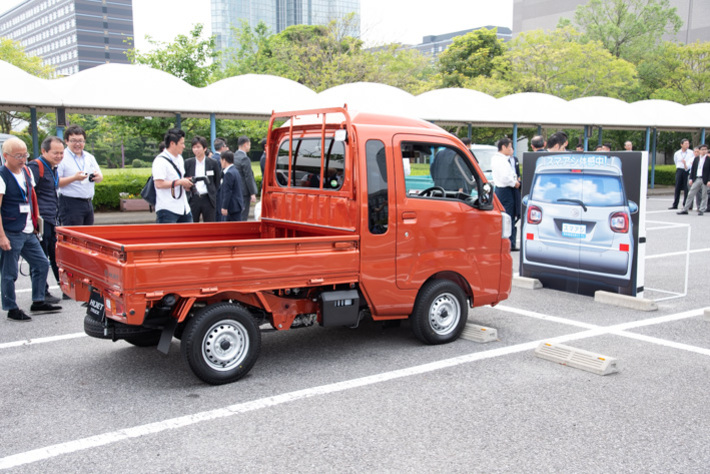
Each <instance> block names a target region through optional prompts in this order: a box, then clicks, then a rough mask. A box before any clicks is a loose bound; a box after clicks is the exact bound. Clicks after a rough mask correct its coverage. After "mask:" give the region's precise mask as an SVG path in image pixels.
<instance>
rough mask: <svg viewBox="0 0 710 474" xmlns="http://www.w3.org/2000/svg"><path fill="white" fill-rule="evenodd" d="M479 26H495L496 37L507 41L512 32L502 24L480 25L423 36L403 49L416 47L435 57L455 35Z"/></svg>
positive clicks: (489, 27) (446, 46) (465, 32)
mask: <svg viewBox="0 0 710 474" xmlns="http://www.w3.org/2000/svg"><path fill="white" fill-rule="evenodd" d="M481 28H486V29H488V30H492V29H493V28H497V32H498V39H501V40H503V41H508V40H510V39H511V38H512V36H513V32H512V31H511V30H510V28H506V27H504V26H481V27H478V28H471V29H470V30H463V31H455V32H453V33H444V34H443V35H428V36H424V37H423V38H422V42H421V43H419V44H415V45H407V46H405V47H404V48H405V49H416V50H417V51H419V52H420V53H422V54H424V55H427V56H432V57H437V56H439V54H441V53H442V52H443V51H444V50H445V49H446V48H448V47H449V45H450V44H451V43H453V42H454V38H456V37H457V36H463V35H465V34H467V33H470V32H472V31H476V30H480V29H481Z"/></svg>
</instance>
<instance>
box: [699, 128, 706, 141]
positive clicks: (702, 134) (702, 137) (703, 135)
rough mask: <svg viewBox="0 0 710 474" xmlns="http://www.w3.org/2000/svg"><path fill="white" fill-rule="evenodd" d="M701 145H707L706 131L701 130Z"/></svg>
mask: <svg viewBox="0 0 710 474" xmlns="http://www.w3.org/2000/svg"><path fill="white" fill-rule="evenodd" d="M700 144H701V145H705V129H704V128H702V129H700Z"/></svg>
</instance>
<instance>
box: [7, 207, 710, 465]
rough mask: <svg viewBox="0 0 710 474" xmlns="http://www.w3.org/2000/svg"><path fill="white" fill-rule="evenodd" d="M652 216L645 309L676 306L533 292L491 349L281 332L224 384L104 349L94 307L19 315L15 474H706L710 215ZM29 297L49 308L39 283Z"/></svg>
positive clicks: (12, 420)
mask: <svg viewBox="0 0 710 474" xmlns="http://www.w3.org/2000/svg"><path fill="white" fill-rule="evenodd" d="M646 205H647V209H646V214H645V215H646V220H647V225H646V227H647V239H648V243H647V248H646V258H645V263H646V265H645V269H646V279H645V286H646V287H647V288H654V289H655V290H649V291H647V292H646V294H645V295H644V296H646V297H648V298H654V299H659V301H658V307H659V309H658V311H654V312H640V311H634V310H631V309H624V308H618V307H615V306H608V305H603V304H600V303H596V302H595V301H594V299H593V298H590V297H585V296H578V295H572V294H567V293H562V292H558V291H554V290H550V289H544V288H543V289H539V290H528V289H521V288H514V289H513V291H512V293H511V295H510V298H509V299H508V300H506V301H504V302H503V303H501V304H500V305H499V306H497V307H495V308H491V307H483V308H476V309H473V310H471V311H470V313H469V321H470V322H474V323H476V324H480V325H483V326H487V327H492V328H495V329H497V331H498V340H497V341H494V342H490V343H486V344H479V343H475V342H471V341H468V340H465V339H460V340H458V341H456V342H454V343H451V344H447V345H442V346H425V345H422V344H421V343H420V342H419V341H418V340H417V339H416V338H414V336H413V335H412V332H411V329H410V327H409V324H408V323H407V322H403V323H402V324H401V325H400V326H399V327H391V326H384V325H382V324H379V323H375V322H371V321H366V322H363V324H361V326H360V327H359V328H357V329H347V328H321V327H312V328H305V329H296V330H290V331H285V332H270V333H264V334H263V339H262V350H261V355H260V358H259V359H258V361H257V362H256V365H255V366H254V368H253V369H252V370H251V372H250V373H249V374H248V375H247V376H246V377H245V378H243V379H242V380H240V381H238V382H236V383H234V384H230V385H225V386H209V385H205V384H203V383H202V382H200V381H199V380H198V379H197V378H196V377H195V376H194V375H193V374H192V373H191V372H190V370H189V368H188V367H187V365H186V363H185V362H184V360H183V358H182V355H181V350H180V344H179V341H178V340H173V343H172V346H171V348H170V353H169V354H168V355H167V356H163V355H161V354H159V353H158V352H157V351H155V349H152V348H138V347H133V346H131V345H130V344H128V343H126V342H123V341H119V342H115V343H113V342H111V341H105V340H98V339H92V338H89V337H86V336H85V335H84V334H83V330H82V328H83V322H82V321H83V315H84V313H85V309H84V308H82V307H81V306H80V305H79V303H77V302H74V301H63V302H62V306H63V308H64V309H63V311H62V312H60V313H57V314H45V315H34V316H33V320H32V322H29V323H15V322H10V321H7V320H5V318H4V317H3V318H1V319H0V373H2V374H3V381H2V384H1V385H0V386H1V387H2V397H0V411H1V412H2V413H3V416H2V418H0V470H1V469H9V470H10V472H22V473H25V472H26V473H46V472H111V473H124V472H125V473H131V472H147V471H149V472H156V473H174V472H195V473H198V472H199V473H201V472H218V473H231V472H259V473H271V472H273V473H283V472H294V473H295V472H308V473H312V472H324V473H332V472H352V473H356V472H357V473H361V472H422V473H431V472H465V473H470V472H481V473H496V472H501V473H503V472H506V473H507V472H526V473H527V472H533V473H534V472H541V473H542V472H544V473H549V472H579V473H587V472H588V473H609V472H643V473H647V472H659V473H660V472H663V473H670V472H678V473H705V472H707V470H708V466H710V450H709V449H708V444H709V442H710V435H709V434H708V422H707V420H710V405H709V404H708V403H707V393H708V390H709V389H710V336H709V335H710V321H707V320H705V319H704V317H703V313H704V309H705V308H707V307H708V306H710V298H709V297H708V284H707V282H708V279H707V276H708V270H707V269H708V268H709V267H710V242H709V240H708V236H709V235H710V214H708V215H706V216H704V217H700V216H698V215H697V213H691V214H690V215H687V216H679V215H677V214H676V213H675V211H670V210H668V209H667V208H668V206H669V205H670V201H669V196H668V195H667V194H656V193H653V194H651V195H650V196H649V198H648V199H647V202H646ZM130 214H131V215H132V216H133V217H132V219H137V215H136V214H137V213H130ZM152 216H154V214H152ZM99 217H100V216H99V215H97V224H98V223H99V222H100V220H99ZM111 218H112V219H113V218H115V217H111ZM688 232H690V238H689V239H688ZM687 244H689V245H690V249H689V251H690V253H689V254H687V253H686V252H685V251H686V245H687ZM687 255H690V258H689V259H688V266H687V268H686V257H687ZM514 258H516V259H517V258H518V254H517V253H516V254H514ZM515 268H517V262H516V266H515ZM686 275H687V277H688V278H687V281H688V286H687V292H686V291H684V286H685V278H686ZM17 288H18V301H19V303H20V305H21V306H22V307H23V308H26V309H27V308H29V305H30V300H31V295H30V290H29V288H30V283H29V278H28V277H25V276H21V277H20V278H19V280H18V282H17ZM54 291H55V292H56V290H54ZM684 292H685V293H687V294H686V295H685V296H680V297H675V298H674V299H666V300H661V298H667V297H668V296H673V295H675V296H678V294H682V293H684ZM541 341H547V342H559V343H564V344H566V345H569V346H573V347H577V348H579V349H584V350H587V351H592V352H595V353H598V354H602V355H605V356H607V357H614V358H617V359H618V361H619V367H620V371H619V373H616V374H613V375H607V376H599V375H595V374H592V373H589V372H586V371H582V370H578V369H573V368H570V367H565V366H562V365H559V364H555V363H553V362H549V361H546V360H542V359H539V358H537V357H535V355H534V348H535V347H537V345H538V344H539V343H540V342H541Z"/></svg>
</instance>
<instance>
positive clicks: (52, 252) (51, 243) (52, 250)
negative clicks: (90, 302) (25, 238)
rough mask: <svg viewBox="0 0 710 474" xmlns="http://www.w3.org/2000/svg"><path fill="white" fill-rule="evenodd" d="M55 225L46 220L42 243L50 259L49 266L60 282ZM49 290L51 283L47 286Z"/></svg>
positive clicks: (46, 289)
mask: <svg viewBox="0 0 710 474" xmlns="http://www.w3.org/2000/svg"><path fill="white" fill-rule="evenodd" d="M55 227H56V226H55V225H54V224H52V223H50V222H49V221H46V220H45V221H44V234H43V235H42V240H41V241H40V245H41V246H42V250H43V251H44V254H45V255H46V256H47V258H48V259H49V268H51V269H52V273H53V274H54V278H56V279H57V283H59V267H58V266H57V254H56V250H57V231H56V230H55ZM47 291H49V283H47V284H46V286H45V292H47Z"/></svg>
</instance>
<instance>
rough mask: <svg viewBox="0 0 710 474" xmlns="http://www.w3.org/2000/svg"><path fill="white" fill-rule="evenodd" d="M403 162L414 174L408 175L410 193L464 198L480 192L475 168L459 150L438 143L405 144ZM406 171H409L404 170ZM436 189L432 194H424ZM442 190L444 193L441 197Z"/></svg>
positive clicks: (402, 147)
mask: <svg viewBox="0 0 710 474" xmlns="http://www.w3.org/2000/svg"><path fill="white" fill-rule="evenodd" d="M401 149H402V161H403V164H404V165H406V164H409V167H410V168H411V172H410V174H409V175H406V173H405V185H406V189H407V194H410V195H415V196H420V197H429V198H443V197H459V196H461V197H463V196H471V195H475V194H477V192H478V188H477V185H476V177H475V174H474V171H473V169H472V166H471V164H470V162H469V160H468V159H467V157H466V156H464V154H463V152H462V151H461V150H459V149H457V148H454V147H451V146H448V145H441V144H436V143H418V142H403V143H402V145H401ZM405 169H406V168H405ZM430 188H437V189H434V190H432V191H429V192H422V191H425V190H428V189H430ZM441 189H443V190H444V191H445V194H444V195H442V192H441Z"/></svg>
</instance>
